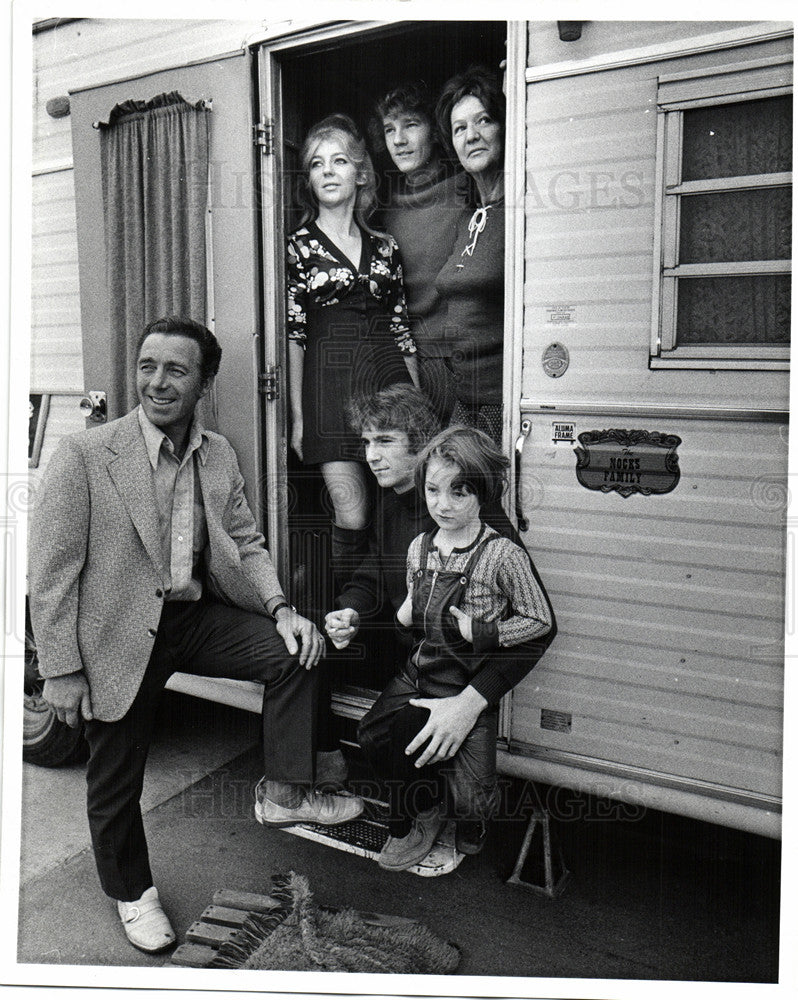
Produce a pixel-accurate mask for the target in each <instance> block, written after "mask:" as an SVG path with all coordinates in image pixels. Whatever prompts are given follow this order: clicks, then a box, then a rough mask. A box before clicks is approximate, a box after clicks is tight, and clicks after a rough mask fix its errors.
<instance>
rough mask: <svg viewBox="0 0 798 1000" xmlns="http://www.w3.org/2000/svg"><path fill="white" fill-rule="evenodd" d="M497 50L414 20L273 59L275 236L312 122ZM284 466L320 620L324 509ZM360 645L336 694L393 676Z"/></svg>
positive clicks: (434, 78)
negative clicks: (277, 179) (279, 205)
mask: <svg viewBox="0 0 798 1000" xmlns="http://www.w3.org/2000/svg"><path fill="white" fill-rule="evenodd" d="M505 48H506V24H505V23H504V22H501V21H498V22H491V21H482V22H474V21H470V22H415V23H413V24H409V25H408V24H402V25H391V26H386V27H385V28H381V29H377V30H374V29H371V30H368V31H364V32H363V33H362V34H342V35H341V37H338V38H332V37H331V36H330V35H328V36H327V37H326V38H325V39H324V41H311V42H308V44H307V45H305V46H302V45H295V46H292V47H291V48H287V49H284V50H282V51H280V52H279V53H275V59H274V61H275V64H276V65H277V66H278V67H279V88H278V89H279V98H278V102H277V103H276V104H275V112H276V116H277V117H278V118H279V121H280V134H281V135H282V149H281V150H280V157H281V164H280V166H281V172H282V179H283V184H282V189H283V192H284V206H283V218H282V230H283V235H284V234H287V233H289V232H291V231H292V230H293V229H294V228H296V225H297V223H298V221H299V217H298V208H297V204H296V200H295V197H293V191H294V185H293V179H294V178H295V177H296V172H297V170H298V161H299V152H300V148H301V145H302V141H303V139H304V136H305V134H306V133H307V131H308V129H309V128H310V127H311V126H312V125H313V124H314V123H315V122H317V121H319V120H320V119H321V118H323V117H325V116H326V115H329V114H332V113H335V112H341V113H344V114H347V115H349V116H350V117H351V118H352V119H353V120H354V121H355V122H356V123H357V124H358V126H359V127H360V128H361V130H362V131H363V132H364V134H367V125H368V121H369V118H370V116H371V114H372V112H373V107H374V103H375V100H376V99H377V98H378V97H379V96H380V95H381V94H384V93H385V92H386V91H388V90H390V89H392V88H394V87H396V86H397V85H399V84H402V83H408V82H411V81H416V80H423V81H424V82H425V83H426V84H427V86H428V88H429V89H430V91H431V92H432V93H433V94H437V93H438V92H439V91H440V89H441V88H442V86H443V84H444V83H445V82H446V81H447V80H448V79H449V78H450V77H451V76H453V75H454V74H456V73H458V72H461V71H462V70H464V69H466V68H467V67H468V66H471V65H475V64H476V65H482V66H485V67H486V68H488V69H489V70H491V71H493V72H494V73H496V74H497V75H499V73H500V67H501V64H502V61H503V60H504V58H505ZM371 153H372V158H373V161H374V166H375V169H376V171H377V175H378V192H379V193H381V194H382V196H383V197H384V196H385V195H386V192H388V191H389V190H390V181H391V175H392V174H395V171H396V168H395V167H394V165H393V163H392V161H391V160H390V158H389V157H388V155H387V153H385V152H382V153H377V152H375V151H374V150H373V149H372V150H371ZM400 249H401V247H400ZM267 280H269V279H268V276H267ZM274 281H275V283H276V284H277V285H278V289H277V294H278V296H282V295H284V276H283V275H282V274H276V275H275V276H274ZM287 461H288V483H289V489H288V494H289V497H288V533H289V553H290V555H289V561H290V578H291V581H292V591H291V593H292V599H293V600H294V603H296V604H297V606H299V607H300V608H301V610H303V611H304V612H305V613H307V614H309V615H311V616H312V617H314V618H315V619H316V620H321V619H322V618H323V616H324V614H325V612H326V611H329V610H331V609H332V607H333V605H334V598H335V596H336V595H335V591H334V586H333V581H332V576H331V572H330V566H329V562H330V560H329V552H330V546H329V533H330V523H331V515H332V509H331V505H330V504H329V502H328V500H327V498H326V496H325V492H324V488H323V485H322V481H321V476H320V474H318V473H317V472H316V471H315V470H313V469H311V468H309V467H307V466H303V465H301V464H300V463H299V461H298V460H297V458H296V456H295V455H294V454H293V452H291V451H290V449H289V454H288V460H287ZM369 480H370V481H371V477H370V476H369ZM388 619H389V620H390V614H389V615H388ZM362 639H363V641H362V642H358V643H357V644H356V645H355V644H353V646H352V647H350V649H349V650H348V651H347V655H346V656H345V657H343V656H342V657H340V658H335V659H337V660H339V664H338V667H337V669H336V686H337V687H342V686H343V687H347V688H349V689H350V690H351V689H352V688H353V687H354V688H359V689H365V690H374V689H377V688H379V687H381V686H382V685H383V684H384V682H385V681H386V680H387V679H388V677H390V676H391V675H392V674H393V673H394V670H395V663H394V661H393V656H392V655H389V653H388V649H387V646H386V643H385V637H384V636H381V637H380V639H379V640H378V641H377V643H376V644H375V643H370V642H369V637H368V636H365V635H364V636H363V637H362ZM375 653H377V655H375Z"/></svg>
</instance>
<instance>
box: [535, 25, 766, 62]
mask: <svg viewBox="0 0 798 1000" xmlns="http://www.w3.org/2000/svg"><path fill="white" fill-rule="evenodd" d="M751 26H752V22H750V21H703V22H701V21H583V22H582V37H581V38H580V39H579V40H578V41H576V42H561V41H560V36H559V32H558V30H557V24H556V22H555V21H530V22H529V65H530V66H544V65H548V64H549V63H559V62H565V61H566V60H571V59H588V58H590V57H591V56H596V55H602V56H603V55H605V54H606V53H608V52H622V51H624V50H628V49H640V48H646V47H648V46H651V45H665V44H669V43H673V42H678V41H680V40H689V39H691V38H695V37H696V36H697V35H711V34H716V33H718V32H722V31H729V30H731V29H734V28H749V29H750V28H751Z"/></svg>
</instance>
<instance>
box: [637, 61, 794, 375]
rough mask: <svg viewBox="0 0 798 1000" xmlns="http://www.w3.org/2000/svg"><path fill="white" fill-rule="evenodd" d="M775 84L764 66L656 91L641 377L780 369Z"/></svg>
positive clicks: (784, 240)
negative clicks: (657, 192)
mask: <svg viewBox="0 0 798 1000" xmlns="http://www.w3.org/2000/svg"><path fill="white" fill-rule="evenodd" d="M784 75H785V74H784V67H783V66H782V65H780V64H779V65H776V66H774V65H773V64H772V63H767V64H764V65H761V64H760V65H757V66H756V67H751V68H747V69H744V70H739V69H734V68H732V67H721V68H720V69H719V70H718V69H715V70H712V71H709V72H704V73H703V74H701V75H698V76H693V77H691V76H687V75H682V74H679V75H678V76H676V77H671V78H667V79H663V80H661V81H660V111H661V112H662V116H663V121H662V123H661V131H660V138H661V140H662V141H661V142H660V147H659V156H660V158H661V159H660V168H661V175H662V189H661V197H660V233H661V254H660V255H659V260H660V267H659V275H658V278H659V285H660V297H659V310H658V313H659V314H658V316H657V317H656V318H655V325H656V329H655V335H656V336H655V338H654V340H653V351H652V354H653V359H652V366H653V367H664V366H669V367H670V366H674V365H675V366H679V367H681V366H687V367H704V366H711V367H713V368H715V367H728V368H735V367H737V368H771V367H778V368H784V367H786V366H787V363H788V359H789V342H790V257H791V244H792V225H791V218H792V173H791V171H792V96H791V94H790V93H789V91H788V88H787V86H786V85H785V84H784Z"/></svg>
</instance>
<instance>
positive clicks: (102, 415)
mask: <svg viewBox="0 0 798 1000" xmlns="http://www.w3.org/2000/svg"><path fill="white" fill-rule="evenodd" d="M80 412H81V413H82V414H83V416H84V417H86V419H87V420H91V422H92V423H94V424H104V423H105V422H106V421H107V420H108V400H107V397H106V394H105V393H104V392H99V391H96V390H94V389H90V390H89V391H88V392H87V393H86V395H85V396H84V397H83V398H82V399H81V401H80Z"/></svg>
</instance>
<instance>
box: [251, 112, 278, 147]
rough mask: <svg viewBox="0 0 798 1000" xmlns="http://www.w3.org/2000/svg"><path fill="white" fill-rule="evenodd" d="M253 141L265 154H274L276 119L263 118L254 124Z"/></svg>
mask: <svg viewBox="0 0 798 1000" xmlns="http://www.w3.org/2000/svg"><path fill="white" fill-rule="evenodd" d="M252 131H253V133H254V134H253V137H252V141H253V142H254V143H255V145H256V146H259V147H260V149H261V151H262V153H263V155H264V156H274V121H273V120H272V119H271V118H263V119H261V121H259V122H255V124H254V125H253V126H252Z"/></svg>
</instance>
